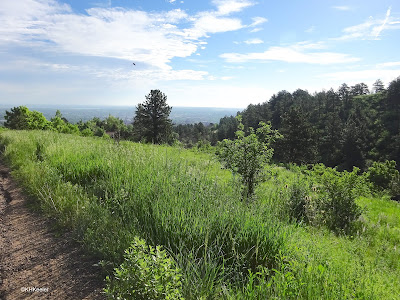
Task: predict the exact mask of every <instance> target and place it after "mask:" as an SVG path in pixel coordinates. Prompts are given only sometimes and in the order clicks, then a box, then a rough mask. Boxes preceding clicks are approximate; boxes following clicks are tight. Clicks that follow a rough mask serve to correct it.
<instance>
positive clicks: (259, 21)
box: [249, 17, 268, 27]
mask: <svg viewBox="0 0 400 300" xmlns="http://www.w3.org/2000/svg"><path fill="white" fill-rule="evenodd" d="M252 20H253V23H251V24H250V25H249V26H250V27H256V26H258V25H261V24H264V23H266V22H268V19H266V18H263V17H254V18H252Z"/></svg>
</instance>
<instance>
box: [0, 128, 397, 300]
mask: <svg viewBox="0 0 400 300" xmlns="http://www.w3.org/2000/svg"><path fill="white" fill-rule="evenodd" d="M0 143H1V144H2V148H1V149H3V155H4V157H5V159H6V160H7V161H8V163H9V164H10V165H11V166H12V168H13V170H14V171H13V174H14V176H15V177H16V178H17V179H18V180H19V181H20V183H21V184H22V185H23V186H24V187H25V189H26V191H27V192H28V193H30V194H31V195H32V199H35V201H36V203H37V204H38V205H39V206H40V207H41V209H42V210H43V212H44V213H45V214H47V215H49V216H51V217H52V218H55V219H56V220H57V221H58V223H59V224H60V226H62V227H65V228H68V229H72V230H74V231H75V232H76V236H77V239H78V240H80V241H81V242H82V243H83V245H84V246H85V247H86V248H87V249H88V251H90V252H91V253H93V254H94V255H98V256H99V258H101V259H102V260H103V261H104V262H103V265H104V266H106V269H105V270H106V271H107V272H110V271H111V268H107V266H111V267H116V266H118V265H120V264H121V263H122V261H123V254H124V250H125V249H128V248H129V246H130V245H131V243H132V242H133V241H134V240H135V237H140V238H143V239H145V240H146V242H147V243H148V244H150V245H152V246H156V245H162V246H163V247H164V249H166V250H167V252H168V255H169V256H170V257H171V258H173V259H174V260H175V262H176V264H177V266H178V267H179V268H180V269H181V272H182V276H183V277H182V283H183V286H182V294H183V296H184V297H185V298H186V299H265V298H272V299H400V295H399V291H400V271H399V270H400V268H399V267H400V266H399V261H400V249H399V248H400V243H399V238H400V232H399V229H400V207H399V205H398V203H394V202H392V201H390V200H385V199H375V198H368V197H360V198H359V199H358V204H359V205H360V206H362V207H365V208H366V209H365V211H364V213H363V215H362V216H361V218H360V221H359V222H358V223H357V228H356V229H357V230H358V232H356V231H355V233H354V234H353V235H352V236H349V235H347V236H346V235H338V234H334V233H332V232H330V231H329V230H327V229H325V228H323V227H311V226H309V225H306V224H296V223H293V221H290V219H289V218H288V216H287V210H286V208H285V205H284V203H285V202H284V201H283V200H284V197H285V195H286V194H285V193H286V190H287V186H291V185H292V184H294V182H295V181H296V180H297V178H298V177H299V173H297V171H296V170H295V169H293V170H291V171H288V170H286V169H284V168H281V167H274V166H269V167H268V174H269V176H268V177H267V180H266V182H265V183H263V184H262V185H261V186H260V187H259V188H258V189H257V191H256V197H255V199H256V200H255V201H254V202H251V203H246V202H242V201H241V191H240V184H239V180H238V178H234V177H233V176H232V175H231V173H230V172H228V171H226V170H222V169H221V165H220V164H219V163H218V162H217V161H216V160H215V158H214V157H213V156H212V155H211V154H207V153H198V152H194V151H189V150H182V149H179V148H173V147H167V146H154V145H145V144H135V143H130V142H121V143H119V144H116V143H114V142H113V141H110V140H105V139H101V138H84V137H79V136H72V135H63V134H57V133H53V132H43V131H40V132H36V131H29V132H28V131H3V132H0ZM305 180H308V179H305ZM310 182H311V179H310Z"/></svg>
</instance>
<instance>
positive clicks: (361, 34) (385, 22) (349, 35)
mask: <svg viewBox="0 0 400 300" xmlns="http://www.w3.org/2000/svg"><path fill="white" fill-rule="evenodd" d="M399 24H400V21H399V19H398V18H394V17H392V16H391V8H390V7H389V8H388V10H387V11H386V15H385V18H384V19H382V18H378V19H376V18H374V17H372V16H371V17H369V18H368V20H367V21H365V22H364V23H361V24H358V25H354V26H350V27H347V28H345V29H343V33H344V34H343V35H342V36H341V37H339V38H335V39H334V40H351V39H364V40H365V39H378V38H379V37H380V35H381V33H382V32H383V31H384V30H395V29H400V25H399Z"/></svg>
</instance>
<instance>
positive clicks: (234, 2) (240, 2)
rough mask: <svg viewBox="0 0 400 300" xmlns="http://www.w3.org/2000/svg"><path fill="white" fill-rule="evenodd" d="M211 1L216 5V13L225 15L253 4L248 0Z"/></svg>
mask: <svg viewBox="0 0 400 300" xmlns="http://www.w3.org/2000/svg"><path fill="white" fill-rule="evenodd" d="M212 3H213V4H214V5H215V6H216V7H217V15H221V16H226V15H230V14H232V13H236V12H240V11H242V10H243V9H245V8H246V7H249V6H252V5H254V3H253V2H252V1H248V0H213V1H212Z"/></svg>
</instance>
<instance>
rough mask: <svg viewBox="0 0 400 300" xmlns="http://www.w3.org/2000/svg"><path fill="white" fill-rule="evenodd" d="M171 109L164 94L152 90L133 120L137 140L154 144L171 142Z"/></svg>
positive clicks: (138, 107)
mask: <svg viewBox="0 0 400 300" xmlns="http://www.w3.org/2000/svg"><path fill="white" fill-rule="evenodd" d="M171 109H172V107H170V106H168V105H167V96H166V95H165V94H164V93H162V92H161V91H160V90H151V91H150V93H149V94H148V95H147V96H146V101H145V102H144V103H141V104H138V106H137V107H136V114H135V118H134V120H133V128H134V133H135V139H136V140H137V141H142V140H145V141H147V142H151V143H154V144H160V143H165V142H169V139H170V137H171V133H172V121H171V120H170V119H169V114H170V113H171Z"/></svg>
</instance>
